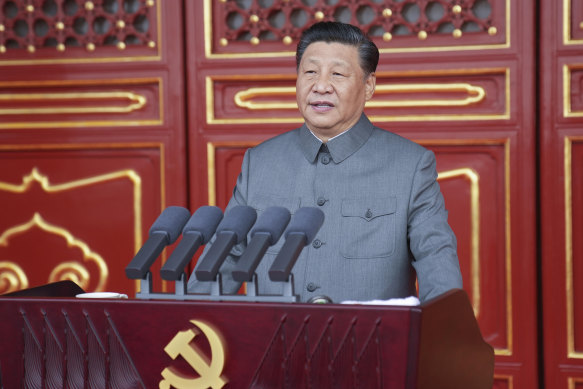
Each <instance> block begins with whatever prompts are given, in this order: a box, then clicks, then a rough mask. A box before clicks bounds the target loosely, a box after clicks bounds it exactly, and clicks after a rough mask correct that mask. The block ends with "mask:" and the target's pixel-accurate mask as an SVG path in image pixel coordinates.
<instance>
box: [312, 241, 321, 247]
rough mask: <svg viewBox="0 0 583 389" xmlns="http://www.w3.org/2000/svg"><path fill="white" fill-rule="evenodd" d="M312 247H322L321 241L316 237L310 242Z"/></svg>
mask: <svg viewBox="0 0 583 389" xmlns="http://www.w3.org/2000/svg"><path fill="white" fill-rule="evenodd" d="M312 247H313V248H315V249H319V248H320V247H322V241H321V240H320V239H316V240H314V241H313V242H312Z"/></svg>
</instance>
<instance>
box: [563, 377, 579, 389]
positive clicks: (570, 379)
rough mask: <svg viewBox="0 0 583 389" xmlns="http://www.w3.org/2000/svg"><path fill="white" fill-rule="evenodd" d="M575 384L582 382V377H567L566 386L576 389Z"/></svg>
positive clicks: (569, 388)
mask: <svg viewBox="0 0 583 389" xmlns="http://www.w3.org/2000/svg"><path fill="white" fill-rule="evenodd" d="M577 384H583V378H581V377H567V388H568V389H577Z"/></svg>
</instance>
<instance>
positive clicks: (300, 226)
mask: <svg viewBox="0 0 583 389" xmlns="http://www.w3.org/2000/svg"><path fill="white" fill-rule="evenodd" d="M323 223H324V212H322V210H321V209H319V208H316V207H303V208H300V209H298V210H297V211H296V213H295V214H294V215H293V217H292V219H291V222H290V223H289V226H288V227H287V230H285V237H286V239H287V237H288V235H289V234H294V233H302V234H305V235H306V245H307V244H310V242H312V240H313V239H314V238H315V237H316V234H317V233H318V231H319V230H320V227H322V224H323Z"/></svg>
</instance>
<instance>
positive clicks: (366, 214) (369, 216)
mask: <svg viewBox="0 0 583 389" xmlns="http://www.w3.org/2000/svg"><path fill="white" fill-rule="evenodd" d="M364 217H366V218H367V219H370V218H371V217H372V211H371V210H370V209H368V210H367V211H366V213H365V214H364Z"/></svg>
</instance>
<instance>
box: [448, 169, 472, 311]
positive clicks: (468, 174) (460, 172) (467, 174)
mask: <svg viewBox="0 0 583 389" xmlns="http://www.w3.org/2000/svg"><path fill="white" fill-rule="evenodd" d="M457 177H464V178H466V179H468V180H469V181H470V220H471V233H470V236H471V238H470V239H471V254H470V258H471V266H472V268H471V274H472V305H473V308H474V314H475V315H476V317H479V315H480V298H481V295H480V176H479V174H478V172H476V171H475V170H474V169H471V168H461V169H454V170H447V171H443V172H439V174H438V176H437V179H438V180H447V179H451V178H457Z"/></svg>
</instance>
